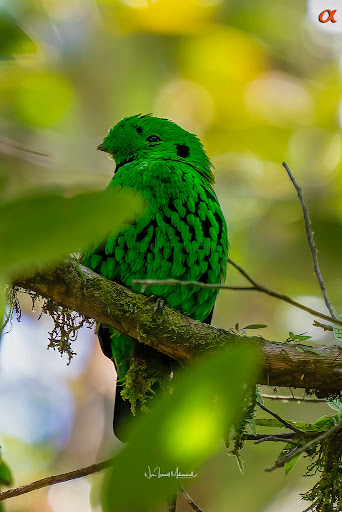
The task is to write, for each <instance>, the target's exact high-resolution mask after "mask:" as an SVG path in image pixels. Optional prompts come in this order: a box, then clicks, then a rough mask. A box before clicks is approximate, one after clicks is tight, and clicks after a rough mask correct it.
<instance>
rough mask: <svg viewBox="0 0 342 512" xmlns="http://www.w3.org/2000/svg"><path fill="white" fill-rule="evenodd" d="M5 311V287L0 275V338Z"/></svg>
mask: <svg viewBox="0 0 342 512" xmlns="http://www.w3.org/2000/svg"><path fill="white" fill-rule="evenodd" d="M5 311H6V289H5V283H4V281H3V280H2V279H1V276H0V338H1V331H2V329H3V322H4V318H5Z"/></svg>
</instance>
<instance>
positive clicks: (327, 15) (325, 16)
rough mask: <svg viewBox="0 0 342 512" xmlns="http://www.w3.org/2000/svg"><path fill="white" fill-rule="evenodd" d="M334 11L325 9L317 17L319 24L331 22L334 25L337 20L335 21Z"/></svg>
mask: <svg viewBox="0 0 342 512" xmlns="http://www.w3.org/2000/svg"><path fill="white" fill-rule="evenodd" d="M336 11H337V9H335V10H333V11H332V10H331V9H325V10H324V11H322V12H321V13H320V15H319V16H318V21H319V22H321V23H327V22H328V21H331V22H332V23H336V22H337V20H335V18H334V16H335V13H336Z"/></svg>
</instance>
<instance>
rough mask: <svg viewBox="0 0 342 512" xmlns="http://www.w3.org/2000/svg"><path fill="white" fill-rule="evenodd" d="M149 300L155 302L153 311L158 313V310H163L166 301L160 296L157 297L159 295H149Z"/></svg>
mask: <svg viewBox="0 0 342 512" xmlns="http://www.w3.org/2000/svg"><path fill="white" fill-rule="evenodd" d="M147 300H148V301H149V302H151V303H152V304H153V311H154V312H155V313H156V312H157V311H158V310H159V311H160V310H162V309H163V306H164V304H165V303H164V301H163V299H161V298H160V297H157V295H149V297H148V298H147Z"/></svg>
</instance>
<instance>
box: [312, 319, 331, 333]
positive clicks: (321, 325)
mask: <svg viewBox="0 0 342 512" xmlns="http://www.w3.org/2000/svg"><path fill="white" fill-rule="evenodd" d="M313 325H314V326H315V327H320V328H321V329H323V331H333V330H334V328H333V326H332V325H327V324H322V323H321V322H318V320H314V323H313Z"/></svg>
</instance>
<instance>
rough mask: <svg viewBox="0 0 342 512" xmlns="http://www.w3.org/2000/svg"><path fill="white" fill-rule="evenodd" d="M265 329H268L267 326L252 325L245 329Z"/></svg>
mask: <svg viewBox="0 0 342 512" xmlns="http://www.w3.org/2000/svg"><path fill="white" fill-rule="evenodd" d="M264 327H267V325H265V324H250V325H246V327H244V329H264Z"/></svg>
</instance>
